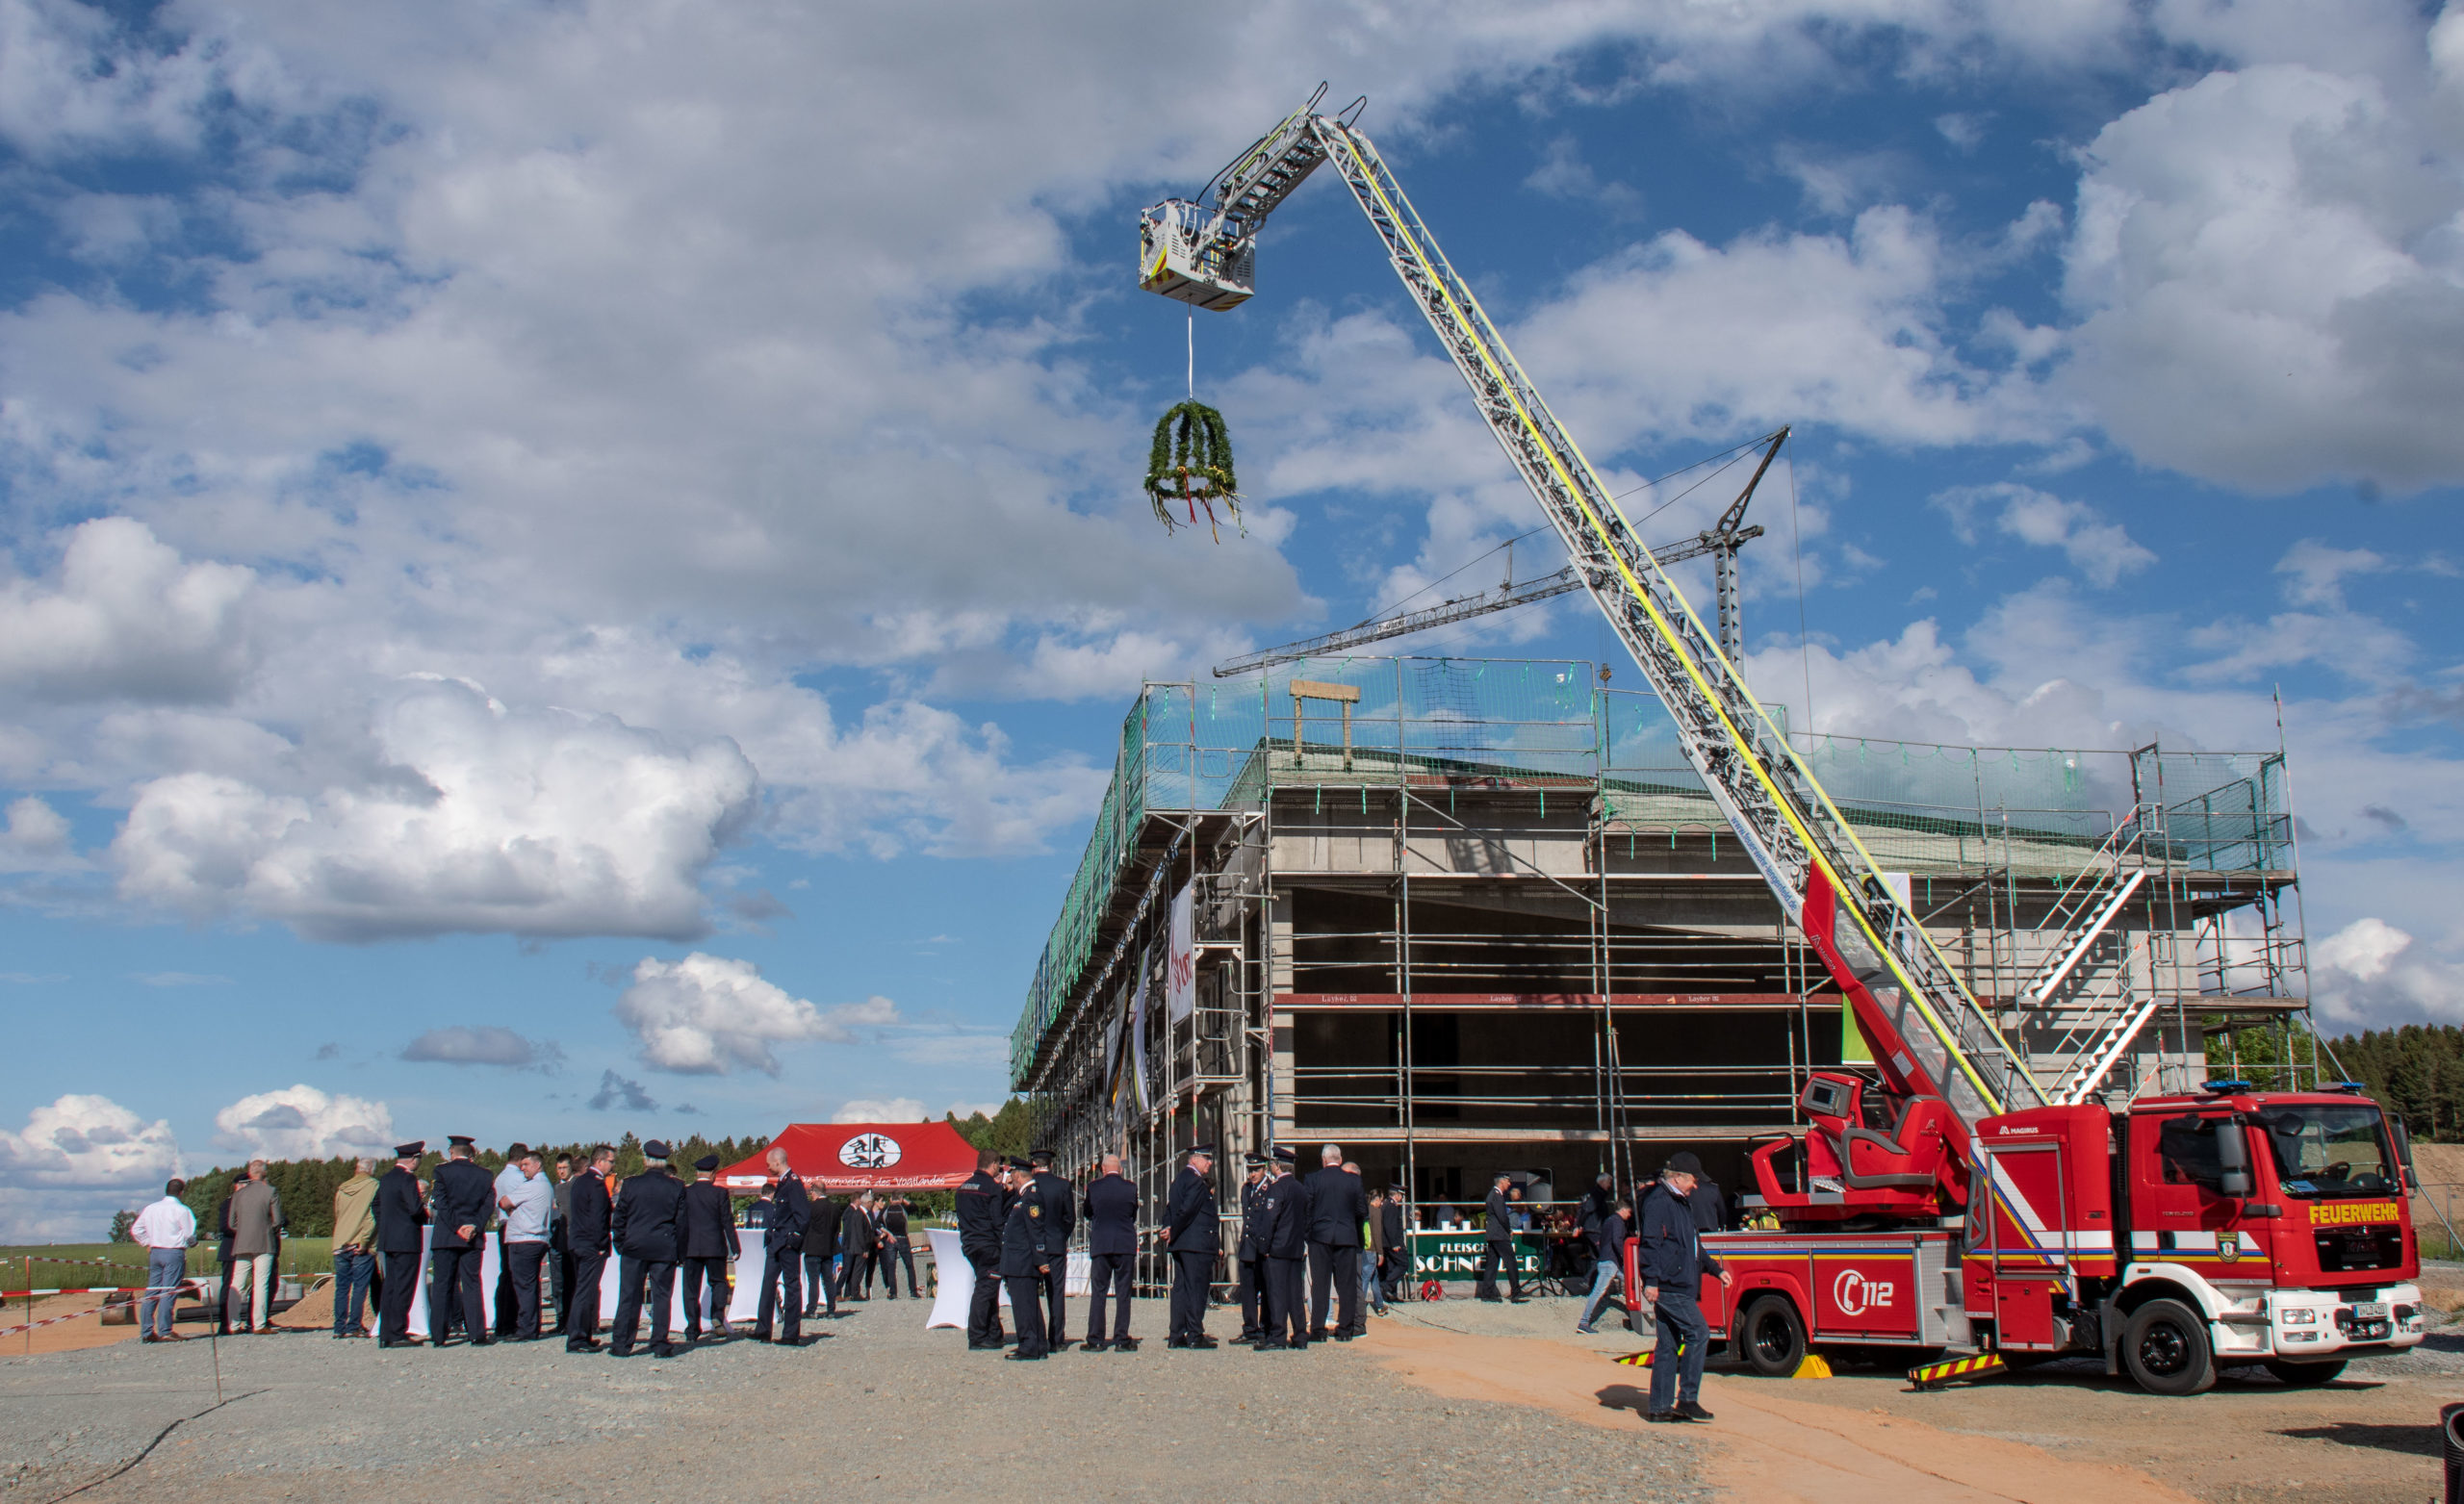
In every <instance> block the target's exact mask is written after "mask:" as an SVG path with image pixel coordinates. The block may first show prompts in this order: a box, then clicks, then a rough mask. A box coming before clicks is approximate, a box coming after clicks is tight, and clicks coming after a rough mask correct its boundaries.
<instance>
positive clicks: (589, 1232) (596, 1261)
mask: <svg viewBox="0 0 2464 1504" xmlns="http://www.w3.org/2000/svg"><path fill="white" fill-rule="evenodd" d="M615 1167H616V1151H615V1150H614V1149H612V1148H610V1147H608V1146H607V1145H606V1144H601V1145H599V1146H598V1147H596V1148H594V1149H592V1150H591V1151H590V1163H589V1165H588V1166H587V1167H586V1168H584V1169H583V1171H582V1172H581V1173H580V1174H579V1175H577V1176H575V1177H574V1178H573V1183H572V1185H570V1186H568V1187H567V1189H566V1192H565V1257H566V1258H567V1259H569V1260H571V1261H572V1263H573V1274H572V1276H571V1283H570V1284H568V1285H567V1287H566V1288H567V1289H569V1290H570V1291H571V1292H572V1294H573V1307H572V1309H571V1310H568V1311H561V1312H558V1313H557V1314H559V1315H561V1316H563V1317H564V1318H565V1351H567V1352H569V1353H595V1352H597V1351H599V1288H600V1286H601V1285H602V1284H603V1283H604V1282H605V1280H606V1276H607V1243H608V1236H609V1233H610V1230H611V1228H612V1226H613V1223H614V1220H615V1208H614V1206H613V1205H612V1204H611V1203H610V1202H609V1201H608V1198H607V1176H608V1172H610V1171H611V1170H613V1169H614V1168H615Z"/></svg>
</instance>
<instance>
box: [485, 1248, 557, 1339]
mask: <svg viewBox="0 0 2464 1504" xmlns="http://www.w3.org/2000/svg"><path fill="white" fill-rule="evenodd" d="M547 1259H548V1245H547V1244H546V1243H507V1244H505V1245H504V1259H503V1262H502V1263H501V1265H500V1266H499V1268H498V1279H497V1335H498V1336H500V1337H503V1336H506V1335H507V1334H508V1332H509V1333H510V1335H512V1336H514V1337H518V1338H522V1340H524V1341H526V1342H527V1341H529V1340H531V1339H532V1338H536V1337H537V1336H538V1335H539V1266H540V1265H541V1264H542V1263H545V1262H547ZM508 1290H510V1291H511V1292H512V1295H513V1321H512V1323H511V1325H510V1327H508V1325H507V1323H506V1321H505V1292H506V1291H508Z"/></svg>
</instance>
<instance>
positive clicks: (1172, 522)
mask: <svg viewBox="0 0 2464 1504" xmlns="http://www.w3.org/2000/svg"><path fill="white" fill-rule="evenodd" d="M1146 498H1147V499H1148V500H1149V501H1151V502H1153V503H1154V505H1155V517H1156V520H1157V521H1159V522H1161V523H1163V524H1164V526H1165V527H1166V529H1171V528H1175V527H1178V526H1180V525H1181V523H1182V519H1180V518H1177V517H1174V516H1173V515H1172V509H1171V507H1170V505H1169V504H1168V503H1170V502H1172V501H1178V502H1180V503H1181V505H1182V506H1183V507H1184V508H1186V509H1187V510H1188V513H1189V517H1188V522H1189V524H1190V525H1192V526H1195V525H1196V523H1197V514H1198V509H1199V508H1200V507H1203V508H1205V509H1206V525H1207V531H1208V532H1209V533H1210V534H1212V535H1213V536H1214V537H1215V539H1216V541H1217V542H1219V543H1220V542H1221V541H1222V536H1223V535H1222V533H1221V532H1220V530H1219V529H1218V527H1217V525H1216V516H1215V507H1216V503H1218V502H1221V503H1222V504H1223V508H1224V510H1225V511H1227V512H1229V513H1230V514H1231V516H1232V522H1233V523H1234V525H1236V526H1238V527H1240V528H1241V535H1242V536H1243V537H1247V536H1248V532H1249V529H1248V527H1247V525H1246V524H1245V523H1242V522H1241V483H1240V481H1239V480H1238V479H1236V478H1235V477H1234V475H1233V473H1232V440H1231V438H1230V436H1229V435H1227V434H1225V432H1224V431H1223V415H1222V414H1221V413H1219V412H1217V411H1216V410H1215V409H1213V408H1211V407H1209V406H1207V405H1206V404H1205V403H1203V402H1183V403H1181V404H1180V405H1179V406H1178V407H1175V408H1173V409H1172V410H1171V411H1170V412H1168V413H1166V414H1165V415H1164V416H1163V417H1162V418H1160V419H1157V420H1156V421H1155V443H1154V445H1153V446H1151V447H1149V448H1148V450H1147V452H1146Z"/></svg>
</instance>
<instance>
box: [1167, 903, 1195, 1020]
mask: <svg viewBox="0 0 2464 1504" xmlns="http://www.w3.org/2000/svg"><path fill="white" fill-rule="evenodd" d="M1196 887H1197V884H1196V883H1194V882H1190V883H1184V884H1183V885H1182V887H1181V891H1180V892H1179V893H1178V894H1176V895H1175V896H1174V897H1173V899H1172V928H1171V940H1170V942H1169V945H1168V949H1167V950H1166V952H1165V953H1164V1004H1165V1007H1166V1008H1167V1009H1168V1013H1169V1016H1170V1018H1171V1021H1172V1022H1173V1023H1176V1024H1177V1023H1179V1022H1180V1021H1181V1020H1183V1019H1185V1018H1187V1017H1189V1016H1190V1015H1191V1014H1192V1013H1194V1012H1196V1011H1197V916H1196V906H1197V905H1196V902H1195V890H1196Z"/></svg>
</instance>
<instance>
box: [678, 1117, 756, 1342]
mask: <svg viewBox="0 0 2464 1504" xmlns="http://www.w3.org/2000/svg"><path fill="white" fill-rule="evenodd" d="M718 1169H719V1157H718V1156H717V1155H715V1154H706V1155H704V1156H702V1158H700V1159H698V1160H694V1161H693V1184H692V1185H687V1186H685V1187H684V1339H685V1340H686V1341H688V1342H698V1341H700V1340H701V1339H702V1291H703V1288H704V1286H705V1284H707V1287H708V1288H709V1292H710V1300H711V1302H712V1304H713V1305H714V1306H715V1307H716V1308H717V1314H716V1315H715V1316H713V1317H712V1318H711V1334H710V1335H711V1336H713V1337H725V1336H727V1335H728V1301H729V1300H730V1299H731V1298H732V1296H733V1294H734V1292H733V1290H732V1289H731V1288H730V1287H729V1280H728V1265H729V1264H732V1263H733V1262H735V1261H736V1260H737V1259H738V1258H739V1257H741V1256H742V1255H743V1253H744V1243H743V1241H742V1240H741V1239H740V1238H738V1237H737V1236H736V1232H735V1202H734V1200H733V1199H732V1198H731V1197H730V1196H729V1195H728V1193H727V1192H726V1191H724V1190H721V1189H720V1188H719V1181H718Z"/></svg>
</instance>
